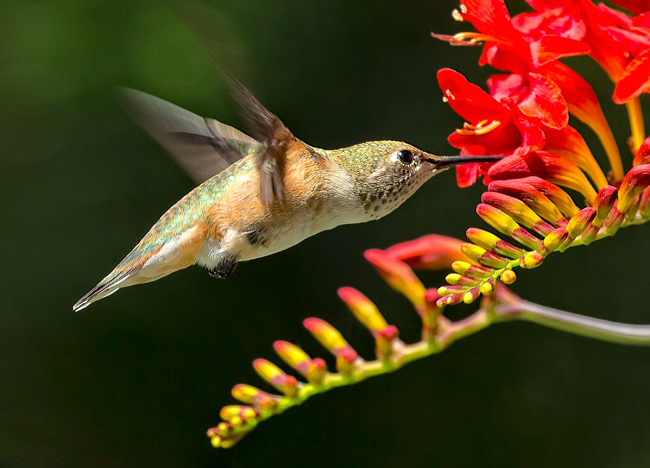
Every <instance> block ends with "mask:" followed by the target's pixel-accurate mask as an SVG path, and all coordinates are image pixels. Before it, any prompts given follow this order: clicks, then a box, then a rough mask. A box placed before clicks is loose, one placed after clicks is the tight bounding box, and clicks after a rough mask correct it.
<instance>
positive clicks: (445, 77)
mask: <svg viewBox="0 0 650 468" xmlns="http://www.w3.org/2000/svg"><path fill="white" fill-rule="evenodd" d="M540 78H542V79H543V77H540ZM438 83H439V84H440V87H441V88H442V90H443V93H444V95H445V98H446V99H447V101H448V102H449V105H450V106H451V107H452V108H453V109H454V110H455V111H456V112H457V113H458V114H460V116H461V117H463V118H464V119H465V120H466V121H467V123H465V125H464V126H463V128H461V129H458V130H456V132H454V133H453V134H451V135H450V136H449V143H450V144H451V145H452V146H454V147H456V148H459V149H461V154H496V155H506V156H510V155H518V156H523V155H526V154H528V153H530V152H531V151H537V150H541V149H544V148H545V149H547V150H551V151H554V152H557V153H558V154H560V155H567V156H568V159H569V160H571V161H573V162H574V163H575V164H576V165H578V166H579V167H580V168H582V169H583V170H584V171H585V172H587V173H588V174H589V176H590V177H591V178H592V180H593V181H594V182H595V183H596V185H597V186H598V187H603V186H605V185H607V181H606V179H605V176H604V175H603V174H602V171H601V170H600V167H599V166H598V164H597V163H596V161H595V160H594V158H593V156H592V154H591V152H590V151H589V148H588V147H587V145H586V143H585V142H584V140H583V139H582V137H581V136H580V134H579V133H578V132H577V131H575V129H573V128H572V127H570V126H568V125H564V126H563V127H560V129H557V128H554V127H551V126H548V125H546V122H552V121H554V120H555V121H558V120H561V119H563V118H564V116H565V114H564V113H563V106H562V105H561V104H560V105H557V101H558V100H559V101H562V99H561V98H562V96H561V95H560V94H559V91H558V94H556V95H555V97H556V101H553V100H552V99H550V97H551V96H553V92H554V91H557V87H554V85H553V84H552V83H550V82H549V83H547V84H548V88H547V89H549V93H548V95H546V96H544V95H542V96H538V95H531V93H526V90H524V89H521V88H522V82H521V81H520V80H518V79H517V78H516V75H494V76H493V77H492V78H490V80H488V86H489V87H490V89H491V91H492V96H491V95H489V94H488V93H486V92H485V91H483V90H482V89H481V88H479V87H478V86H476V85H474V84H471V83H469V82H468V81H467V80H466V79H465V77H464V76H463V75H461V74H460V73H458V72H456V71H454V70H451V69H448V68H446V69H442V70H440V71H439V72H438ZM542 88H543V86H539V87H537V88H536V89H537V90H539V89H542ZM513 95H514V96H516V97H518V100H519V105H515V103H514V102H513V99H512V96H513ZM497 98H498V99H499V101H497ZM537 103H539V107H545V108H546V109H545V110H544V112H542V111H539V112H538V113H539V114H543V115H545V116H547V118H546V119H544V120H542V119H535V118H533V117H531V116H529V115H527V113H526V111H530V112H529V113H531V114H532V113H534V111H535V108H536V107H535V106H536V104H537ZM522 107H523V109H522ZM489 167H490V164H467V165H463V166H459V167H458V168H457V170H456V175H457V179H458V184H459V186H461V187H466V186H469V185H472V184H473V183H475V182H476V181H477V180H478V178H479V177H480V176H481V175H483V176H485V175H487V170H488V168H489ZM489 182H490V178H489V177H488V178H486V180H485V183H489Z"/></svg>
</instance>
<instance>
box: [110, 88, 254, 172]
mask: <svg viewBox="0 0 650 468" xmlns="http://www.w3.org/2000/svg"><path fill="white" fill-rule="evenodd" d="M121 91H122V96H123V97H124V103H125V106H126V109H127V111H128V113H129V115H131V117H132V118H133V120H135V121H136V122H137V123H138V124H139V125H140V126H141V127H142V128H144V129H145V130H146V131H147V132H148V133H149V134H150V135H151V136H152V137H153V138H154V139H155V140H156V141H157V142H158V143H160V145H161V146H163V147H164V148H165V149H166V150H167V151H168V152H169V153H170V154H171V155H172V156H173V157H174V159H175V160H176V162H177V163H178V164H179V165H180V166H181V167H182V168H183V169H184V170H185V171H186V172H187V173H188V175H189V176H190V177H191V178H192V179H194V180H195V181H196V182H197V183H201V182H203V181H205V180H207V179H209V178H210V177H212V176H214V175H216V174H218V173H219V172H221V171H222V170H224V169H225V168H227V167H228V166H230V165H231V164H233V163H234V162H236V161H238V160H240V159H241V158H243V157H245V156H246V155H248V154H250V153H251V152H253V151H254V150H255V149H257V148H259V147H260V146H261V145H260V142H259V141H257V140H255V139H253V138H251V137H249V136H248V135H246V134H245V133H243V132H240V131H239V130H237V129H236V128H233V127H231V126H229V125H225V124H222V123H221V122H218V121H216V120H214V119H209V118H204V117H201V116H198V115H196V114H194V113H192V112H190V111H188V110H185V109H183V108H182V107H179V106H176V105H174V104H171V103H169V102H167V101H164V100H162V99H159V98H157V97H154V96H151V95H149V94H146V93H143V92H140V91H136V90H133V89H122V90H121Z"/></svg>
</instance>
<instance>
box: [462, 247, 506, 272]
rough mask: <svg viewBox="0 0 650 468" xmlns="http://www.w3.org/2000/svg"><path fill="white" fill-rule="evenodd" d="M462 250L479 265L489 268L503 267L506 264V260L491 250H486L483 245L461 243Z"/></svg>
mask: <svg viewBox="0 0 650 468" xmlns="http://www.w3.org/2000/svg"><path fill="white" fill-rule="evenodd" d="M462 249H463V252H464V253H465V255H467V256H468V257H469V258H471V259H472V260H475V261H477V262H478V263H480V264H481V265H485V266H487V267H491V268H504V267H505V266H506V265H508V260H507V259H505V258H503V257H501V256H499V255H497V254H495V253H492V252H488V251H487V250H485V249H484V248H483V247H479V246H478V245H474V244H467V243H466V244H463V247H462Z"/></svg>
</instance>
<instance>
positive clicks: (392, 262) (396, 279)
mask: <svg viewBox="0 0 650 468" xmlns="http://www.w3.org/2000/svg"><path fill="white" fill-rule="evenodd" d="M364 256H365V257H366V260H368V261H369V262H370V263H372V265H373V266H374V267H375V269H376V270H377V271H378V272H379V274H380V275H381V277H382V278H383V279H384V281H386V282H387V283H388V284H389V285H390V286H391V287H392V288H393V289H395V290H396V291H399V292H400V293H402V294H404V295H405V296H406V297H407V298H408V299H409V301H411V303H412V304H413V305H414V306H415V307H421V306H423V305H424V292H425V291H426V289H425V287H424V285H423V284H422V282H421V281H420V280H419V279H418V278H417V276H415V273H413V270H411V268H410V267H409V266H408V265H407V264H406V263H404V262H402V261H400V260H397V259H395V258H393V257H391V256H389V255H388V254H386V253H385V252H382V251H381V250H378V249H371V250H366V252H365V253H364Z"/></svg>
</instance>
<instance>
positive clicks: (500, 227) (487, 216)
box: [476, 203, 519, 236]
mask: <svg viewBox="0 0 650 468" xmlns="http://www.w3.org/2000/svg"><path fill="white" fill-rule="evenodd" d="M476 213H477V214H478V215H479V216H480V217H481V218H482V219H483V221H485V222H486V223H488V224H489V225H490V226H492V227H493V228H494V229H496V230H497V231H499V232H500V233H502V234H505V235H508V236H509V235H510V233H511V232H512V231H514V230H515V229H518V228H519V225H518V224H517V223H516V222H515V221H514V220H513V219H512V218H511V217H510V216H508V215H507V214H506V213H504V212H503V211H501V210H499V209H498V208H495V207H493V206H491V205H487V204H485V203H481V204H479V205H478V206H477V207H476Z"/></svg>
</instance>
